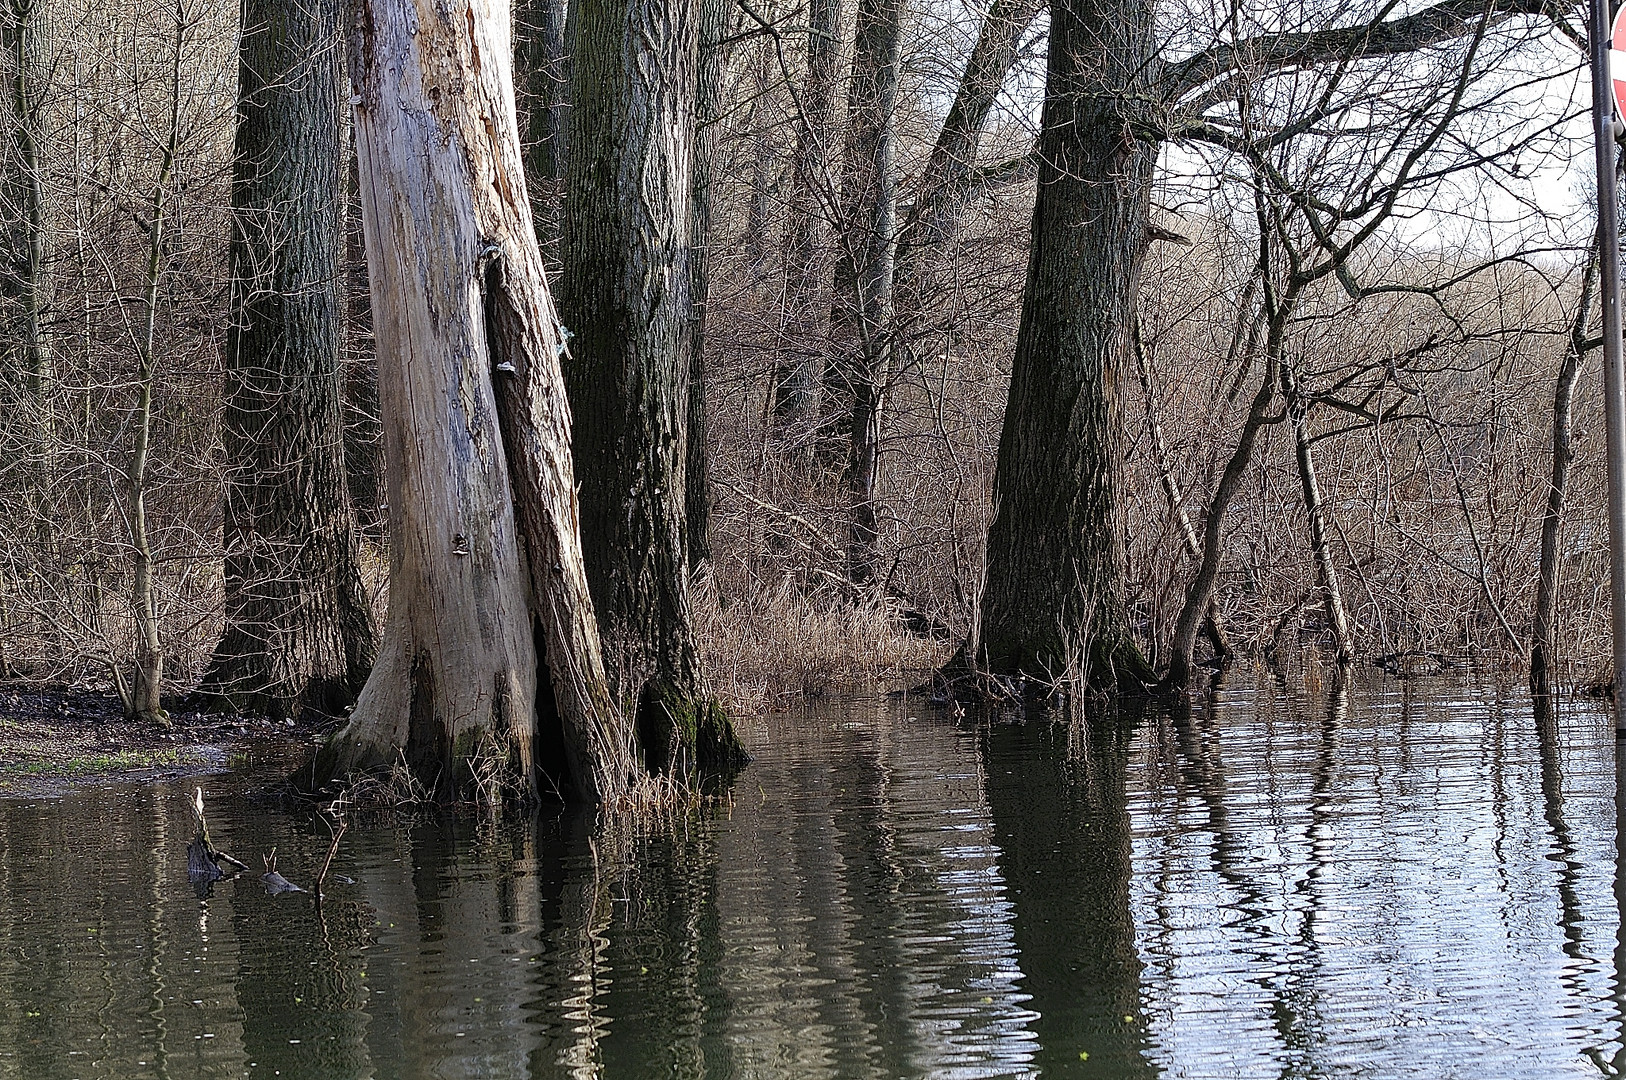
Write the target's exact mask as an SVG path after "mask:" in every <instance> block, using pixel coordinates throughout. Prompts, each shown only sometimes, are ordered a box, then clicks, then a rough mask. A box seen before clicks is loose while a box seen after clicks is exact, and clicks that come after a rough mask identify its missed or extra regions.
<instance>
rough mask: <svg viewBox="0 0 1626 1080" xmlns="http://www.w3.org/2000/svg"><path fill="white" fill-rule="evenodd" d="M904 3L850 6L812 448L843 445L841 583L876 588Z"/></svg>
mask: <svg viewBox="0 0 1626 1080" xmlns="http://www.w3.org/2000/svg"><path fill="white" fill-rule="evenodd" d="M902 19H903V0H859V5H858V21H857V25H856V27H855V29H854V31H853V71H852V86H851V91H850V95H849V106H848V110H847V115H848V122H849V128H848V137H847V162H846V183H845V190H844V191H843V193H842V203H843V207H842V217H841V221H842V237H841V257H840V258H839V259H838V260H837V263H836V278H835V299H834V303H833V305H832V308H831V313H830V337H831V349H830V360H829V363H828V365H827V367H826V369H825V370H826V375H825V395H824V397H825V407H826V408H828V409H830V410H831V418H830V419H829V420H827V421H826V422H825V423H824V424H823V425H821V430H820V444H821V445H831V444H835V443H837V440H838V437H839V436H840V435H842V434H845V435H846V436H847V447H846V449H847V470H846V471H847V492H848V497H849V499H850V500H851V506H850V510H849V513H850V515H851V517H850V520H849V525H848V538H847V556H848V557H847V575H848V580H849V581H851V582H852V584H853V585H854V586H855V587H856V588H858V589H860V590H864V589H868V588H870V587H871V586H873V585H874V584H875V576H876V567H877V565H878V563H879V560H880V550H879V542H880V527H879V521H878V515H877V508H876V505H875V496H876V484H877V481H878V480H879V466H880V448H881V419H882V411H883V408H884V406H885V401H886V389H887V383H888V381H889V380H890V378H891V358H892V316H893V306H892V286H893V274H894V268H895V250H896V249H895V247H894V244H895V242H896V239H897V236H896V234H897V188H898V175H897V162H896V156H897V154H896V142H897V139H896V130H897V100H898V66H899V61H900V56H899V49H900V43H901V38H902V25H901V23H902Z"/></svg>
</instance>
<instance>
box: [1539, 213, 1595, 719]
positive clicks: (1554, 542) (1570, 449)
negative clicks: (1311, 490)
mask: <svg viewBox="0 0 1626 1080" xmlns="http://www.w3.org/2000/svg"><path fill="white" fill-rule="evenodd" d="M1597 250H1598V249H1597V245H1596V243H1595V244H1594V245H1593V248H1592V251H1591V252H1590V253H1589V254H1588V255H1587V264H1586V270H1585V272H1584V273H1583V274H1582V276H1581V296H1580V298H1579V299H1578V300H1577V301H1576V305H1575V321H1574V322H1573V323H1572V324H1571V325H1570V340H1569V343H1568V347H1567V348H1566V349H1565V350H1564V361H1563V363H1561V364H1560V365H1559V366H1558V378H1557V380H1556V381H1555V383H1554V386H1553V461H1552V480H1551V481H1550V482H1549V484H1548V485H1547V506H1546V509H1545V510H1544V511H1543V512H1542V515H1541V556H1540V563H1539V567H1540V571H1539V574H1538V576H1537V578H1536V609H1535V613H1534V618H1533V619H1532V620H1531V627H1530V692H1531V693H1532V694H1536V695H1545V694H1548V693H1550V692H1551V691H1552V677H1553V672H1552V668H1553V639H1554V637H1555V636H1556V635H1555V633H1554V632H1555V630H1556V629H1557V627H1556V623H1557V621H1558V620H1557V614H1558V589H1559V569H1558V539H1559V530H1560V529H1562V528H1563V525H1564V495H1565V491H1566V489H1567V488H1568V487H1569V476H1570V465H1571V464H1573V463H1574V461H1575V444H1574V439H1573V437H1572V428H1573V423H1572V415H1573V412H1574V408H1573V406H1574V401H1575V383H1576V380H1577V379H1579V378H1580V376H1581V362H1582V360H1583V359H1584V358H1585V357H1586V348H1587V346H1586V330H1587V320H1588V319H1589V318H1590V316H1591V314H1592V312H1591V308H1592V294H1593V290H1594V289H1595V288H1596V287H1597V282H1598V256H1597Z"/></svg>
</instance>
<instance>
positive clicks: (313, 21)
mask: <svg viewBox="0 0 1626 1080" xmlns="http://www.w3.org/2000/svg"><path fill="white" fill-rule="evenodd" d="M339 17H340V9H339V3H338V0H309V2H304V0H301V2H290V0H245V3H244V5H243V32H242V37H241V45H240V50H241V52H240V60H241V63H240V65H239V89H238V106H237V107H238V123H237V145H236V150H235V153H234V160H233V174H234V175H233V181H232V246H231V264H232V313H231V316H232V321H231V325H230V328H229V330H228V333H227V340H226V362H225V369H226V371H225V374H226V379H225V414H224V417H223V421H222V425H221V438H222V442H223V443H224V446H225V451H226V477H225V483H224V489H225V490H224V512H223V515H222V516H223V518H224V522H225V526H224V527H225V551H226V572H225V584H226V598H225V599H226V602H225V607H226V625H225V629H224V631H223V633H222V635H221V639H220V643H219V644H218V645H217V646H216V647H215V655H214V661H213V663H212V664H211V666H210V670H209V672H208V674H207V675H205V676H204V680H203V686H202V688H201V691H202V693H203V694H204V695H206V696H209V697H213V698H216V699H218V700H222V701H224V702H227V703H229V704H230V705H231V706H232V707H234V708H236V709H239V710H245V711H251V712H259V713H265V714H267V715H271V716H276V717H282V716H291V715H294V714H296V713H299V712H301V711H303V710H305V709H311V710H313V711H315V712H316V713H318V714H321V715H326V716H341V715H343V710H344V709H345V708H346V707H347V706H349V705H351V704H352V703H354V701H355V698H356V694H358V693H359V692H360V691H361V687H362V684H363V683H364V682H365V681H366V679H367V672H368V671H369V669H370V668H371V667H372V662H373V654H374V645H373V625H372V612H371V606H370V604H369V603H368V599H367V597H366V595H365V594H364V591H363V589H362V585H361V569H360V563H359V558H358V551H357V544H356V533H355V518H354V514H353V513H352V511H351V503H350V493H349V490H348V486H347V484H346V473H345V459H344V434H345V433H344V418H343V412H342V410H343V400H342V394H343V386H342V382H341V372H340V365H339V345H340V341H339V338H340V333H339V328H340V309H339V295H338V290H339V285H340V283H341V281H342V280H343V279H342V277H341V275H340V271H339V245H340V242H341V239H342V238H341V229H340V221H341V215H340V212H339V211H340V207H339V199H340V198H341V196H342V193H343V192H344V191H345V186H344V183H343V180H344V178H343V176H342V174H341V163H342V155H341V154H340V153H339V129H340V121H339V91H340V82H341V78H340V69H339V59H338V53H337V45H338V43H339V41H340V40H341V39H340V33H339Z"/></svg>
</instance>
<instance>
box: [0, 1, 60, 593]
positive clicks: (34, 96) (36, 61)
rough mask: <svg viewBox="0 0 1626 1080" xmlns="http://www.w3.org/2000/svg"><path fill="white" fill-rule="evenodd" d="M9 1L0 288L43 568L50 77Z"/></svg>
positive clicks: (49, 457)
mask: <svg viewBox="0 0 1626 1080" xmlns="http://www.w3.org/2000/svg"><path fill="white" fill-rule="evenodd" d="M9 7H10V10H9V11H7V12H6V13H5V17H4V20H3V21H0V46H3V48H4V50H5V52H6V53H8V54H9V58H10V60H11V65H12V70H11V114H12V123H13V125H14V127H13V129H12V136H11V137H12V146H11V147H10V153H9V154H8V155H7V157H8V158H10V159H12V160H14V162H15V168H16V172H15V173H14V174H12V175H10V176H8V177H6V184H5V186H6V188H7V189H8V194H9V195H10V197H11V201H12V203H13V207H14V208H15V209H14V212H15V214H16V217H17V219H18V220H17V223H16V226H15V232H14V234H13V236H12V237H10V238H8V239H10V241H11V243H10V244H8V247H10V248H11V250H10V251H9V252H8V253H7V254H8V256H9V261H10V263H11V265H9V266H7V267H5V268H4V276H3V277H0V288H3V289H4V294H3V295H5V296H6V299H7V300H9V301H11V304H12V305H14V306H15V324H14V325H13V327H12V328H11V336H12V343H8V345H7V346H6V348H7V351H11V352H14V353H15V355H16V358H17V360H18V363H17V365H16V366H17V368H18V369H19V373H20V374H21V376H22V379H21V384H22V385H21V390H22V395H21V397H22V402H23V408H22V409H21V410H20V411H21V413H22V415H23V416H24V417H26V418H27V419H26V425H27V435H26V438H27V444H26V445H27V447H28V453H29V456H30V458H31V461H30V462H29V468H28V470H27V476H28V484H29V493H28V504H29V506H28V509H29V511H30V514H31V516H32V518H33V522H32V524H33V526H34V533H35V536H36V538H37V539H38V541H39V552H38V554H39V556H40V557H41V559H42V560H44V561H45V562H46V563H47V570H46V572H47V573H53V572H54V571H53V570H52V569H50V566H51V565H52V564H54V562H55V560H54V559H53V558H52V554H53V552H52V548H53V547H54V536H55V532H56V530H55V527H54V524H53V520H52V514H51V511H50V506H49V497H50V492H51V487H52V484H53V482H54V477H55V474H56V422H55V418H54V416H53V402H52V398H53V386H54V383H55V366H56V351H55V348H54V347H53V343H52V340H51V332H50V329H49V326H48V323H47V318H48V313H49V310H50V307H51V303H52V301H53V299H54V292H55V290H54V288H53V284H54V283H53V280H52V274H51V266H50V262H49V261H48V259H47V255H46V253H47V240H48V239H49V238H48V235H47V228H48V217H49V208H48V204H47V198H46V189H45V148H44V145H43V143H44V132H43V130H42V120H43V118H44V102H43V100H42V99H43V96H44V92H45V88H46V83H47V80H48V79H49V77H50V76H49V67H48V60H47V59H46V56H45V49H44V48H43V47H42V44H43V43H42V39H43V38H44V36H45V32H44V27H43V26H41V22H42V21H43V19H42V13H41V11H40V5H39V0H12V2H11V4H10V5H9ZM9 209H11V208H8V210H9ZM7 216H10V214H9V213H8V215H7ZM9 366H11V365H8V367H9ZM7 377H8V378H9V372H8V373H7Z"/></svg>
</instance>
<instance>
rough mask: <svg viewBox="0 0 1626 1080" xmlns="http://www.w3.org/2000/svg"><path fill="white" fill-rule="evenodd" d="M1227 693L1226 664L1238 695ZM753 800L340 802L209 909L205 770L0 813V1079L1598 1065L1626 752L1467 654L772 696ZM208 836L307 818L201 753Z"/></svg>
mask: <svg viewBox="0 0 1626 1080" xmlns="http://www.w3.org/2000/svg"><path fill="white" fill-rule="evenodd" d="M1244 683H1245V685H1243V684H1244ZM757 734H758V743H759V746H758V748H757V754H758V758H757V761H756V762H755V763H754V764H753V765H752V766H751V767H750V768H749V769H748V770H747V771H746V772H745V773H744V774H743V775H742V776H741V777H740V779H739V782H738V784H737V785H736V787H735V789H734V799H733V804H732V806H731V807H725V808H721V809H719V810H717V811H716V812H715V813H712V814H708V815H705V816H701V817H698V818H694V819H691V820H689V821H687V822H686V823H682V824H679V825H677V826H676V827H674V828H671V829H666V830H653V831H651V830H649V829H645V830H643V834H642V835H639V834H637V833H630V834H629V832H628V831H627V830H625V829H615V828H605V827H602V826H598V825H595V824H594V822H593V821H591V820H590V819H586V818H582V817H579V816H561V815H560V814H558V813H551V814H546V815H543V816H541V817H539V818H536V819H533V820H512V819H509V820H504V821H500V822H492V821H482V820H480V819H478V818H472V817H462V818H445V817H437V816H435V815H423V816H420V817H417V818H415V819H410V820H404V819H400V818H385V817H380V818H369V819H363V820H358V821H356V822H355V823H354V825H353V827H352V828H351V830H350V831H349V832H348V833H347V834H346V835H345V837H344V838H343V843H342V844H341V846H340V849H339V853H338V856H337V858H336V859H335V862H334V873H336V874H343V875H346V876H347V877H350V878H354V879H355V883H354V884H347V885H338V886H335V887H334V888H333V889H332V890H331V891H330V894H329V896H328V897H327V899H326V901H325V902H324V903H323V904H322V905H321V906H320V908H318V907H317V906H316V905H315V904H314V903H313V902H312V900H311V898H310V897H309V895H307V894H297V893H294V894H284V895H281V896H271V895H268V894H267V892H266V890H265V888H264V887H263V886H262V885H261V884H260V882H259V881H258V880H257V878H255V877H253V876H245V877H241V878H238V879H236V880H234V881H226V882H221V883H219V884H218V885H217V886H216V887H215V889H214V892H213V895H212V896H211V897H209V898H208V899H206V900H202V901H200V900H199V899H198V898H197V896H196V895H195V894H194V892H193V889H192V887H191V885H190V884H189V883H188V880H187V877H186V866H185V860H184V855H183V850H182V849H183V847H184V845H185V843H186V841H187V839H188V838H189V836H188V834H189V832H190V817H189V811H188V809H187V805H186V795H187V792H188V791H189V790H190V786H191V785H189V784H188V785H172V786H162V785H159V786H154V785H146V786H119V785H110V786H101V787H92V788H88V789H83V790H79V791H75V792H72V793H70V794H68V795H66V796H65V797H63V798H60V799H50V800H46V799H36V800H33V801H9V802H0V829H3V831H0V1076H3V1077H26V1078H30V1080H34V1078H39V1080H44V1078H58V1077H60V1078H70V1077H82V1078H87V1080H88V1078H90V1077H110V1078H111V1077H118V1078H121V1080H122V1078H133V1077H172V1078H198V1077H227V1076H237V1077H251V1078H260V1080H264V1078H268V1077H273V1076H279V1075H280V1076H284V1077H297V1078H301V1080H312V1078H326V1077H343V1078H348V1077H369V1076H377V1077H386V1078H397V1077H401V1078H416V1077H446V1078H459V1080H461V1078H468V1077H500V1078H518V1077H526V1076H532V1077H577V1076H605V1077H609V1078H612V1080H617V1078H621V1077H657V1076H660V1077H712V1078H726V1077H751V1078H772V1077H786V1078H791V1077H794V1078H798V1080H801V1078H821V1077H832V1078H833V1077H876V1078H895V1077H931V1078H938V1077H950V1078H954V1077H996V1076H999V1077H1003V1076H1044V1077H1060V1076H1066V1077H1154V1076H1167V1077H1226V1078H1229V1077H1319V1076H1326V1077H1418V1078H1438V1077H1456V1076H1461V1077H1473V1078H1475V1080H1479V1078H1484V1077H1496V1078H1501V1080H1511V1078H1516V1077H1541V1078H1544V1080H1546V1078H1553V1077H1562V1076H1590V1075H1616V1074H1617V1073H1618V1071H1619V1069H1620V1066H1621V1065H1622V1064H1623V1062H1626V1055H1623V1054H1622V1052H1621V1031H1622V1022H1623V1016H1622V1008H1621V977H1620V974H1619V971H1620V964H1621V962H1622V952H1621V950H1620V947H1619V935H1618V927H1619V919H1618V918H1617V907H1616V901H1615V892H1616V881H1617V876H1616V875H1617V870H1616V860H1615V850H1616V824H1615V809H1614V805H1615V804H1614V792H1615V752H1616V748H1615V742H1614V739H1613V737H1612V735H1611V733H1610V731H1609V725H1608V720H1607V717H1606V716H1605V715H1604V714H1603V713H1602V712H1601V711H1599V709H1598V708H1597V707H1596V706H1595V705H1591V704H1585V703H1573V704H1568V705H1565V706H1563V707H1562V708H1561V709H1560V711H1559V715H1558V716H1557V718H1556V720H1555V721H1552V722H1550V723H1547V724H1538V722H1537V720H1536V718H1535V717H1534V716H1533V715H1532V711H1531V705H1530V701H1529V698H1528V697H1527V696H1526V695H1524V694H1523V693H1521V692H1518V691H1515V690H1510V689H1507V688H1501V689H1498V688H1496V687H1480V686H1474V685H1472V684H1469V683H1464V682H1460V681H1457V682H1453V681H1446V680H1417V681H1414V682H1411V683H1399V682H1375V683H1370V684H1366V685H1357V686H1356V687H1355V688H1354V689H1353V690H1351V691H1350V692H1348V693H1347V694H1339V693H1336V692H1334V691H1332V690H1331V689H1329V688H1325V687H1316V688H1315V690H1314V692H1306V691H1305V690H1304V689H1303V688H1302V686H1301V687H1299V688H1297V689H1292V690H1290V689H1287V688H1286V687H1285V686H1284V685H1282V684H1278V683H1276V682H1274V681H1272V680H1271V679H1270V678H1269V677H1268V676H1261V677H1259V678H1258V679H1257V682H1256V681H1255V678H1254V676H1253V675H1252V674H1251V673H1250V674H1249V675H1248V676H1247V678H1246V679H1245V680H1244V679H1241V678H1237V677H1233V678H1232V686H1231V688H1229V689H1224V690H1221V691H1218V692H1217V693H1215V694H1214V695H1213V698H1212V700H1211V701H1207V702H1202V703H1197V704H1194V705H1193V707H1192V708H1191V710H1190V711H1189V713H1181V712H1176V713H1174V714H1172V715H1171V713H1170V712H1169V711H1168V710H1167V709H1163V710H1161V711H1158V710H1153V709H1150V708H1148V709H1146V710H1144V711H1143V712H1141V713H1140V714H1139V715H1129V714H1126V713H1120V714H1118V715H1117V716H1116V717H1110V718H1105V719H1103V718H1096V719H1095V720H1092V721H1078V722H1075V723H1071V724H1069V723H1062V722H1041V721H1037V720H1029V721H1028V722H1026V723H1013V722H1010V721H1009V720H1002V719H999V718H989V717H966V718H964V719H960V720H958V721H956V720H953V719H950V718H948V717H945V716H943V715H941V714H938V713H934V712H933V711H931V710H929V709H928V708H926V707H925V706H923V705H921V704H920V703H918V702H910V701H901V702H900V701H865V702H847V703H842V704H839V705H833V706H825V707H818V708H809V709H808V710H806V711H805V712H802V713H798V714H793V715H791V716H786V717H778V718H773V719H770V720H768V721H765V722H763V723H762V724H761V725H759V731H758V733H757ZM204 786H205V787H206V789H207V790H208V792H209V800H210V807H211V828H212V832H213V834H214V838H215V840H216V842H217V844H219V845H220V846H221V847H223V848H225V849H227V850H229V851H232V852H233V853H235V854H237V855H238V856H239V857H240V858H243V859H245V860H246V861H250V862H253V863H255V864H256V867H257V866H258V863H259V861H260V855H261V853H262V852H264V851H268V850H270V849H271V848H272V847H275V848H276V850H277V852H278V863H279V869H280V870H281V872H282V873H283V874H284V875H286V876H287V877H288V878H290V879H292V880H293V881H295V882H298V883H303V884H309V882H310V880H311V878H312V877H313V876H314V872H315V867H316V866H317V865H319V863H320V860H321V857H322V855H323V853H324V852H325V850H326V848H327V833H326V830H325V829H324V828H323V827H322V826H321V825H320V823H318V822H314V821H312V820H311V819H310V818H309V817H308V816H307V815H300V814H296V813H291V812H289V811H287V810H284V809H281V808H279V807H278V806H277V805H275V804H273V803H268V802H266V801H265V800H263V799H259V798H256V796H255V795H254V792H255V790H257V788H258V786H259V783H258V781H256V780H254V779H253V778H248V777H241V776H238V777H228V776H222V777H211V778H208V779H206V780H205V781H204Z"/></svg>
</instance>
